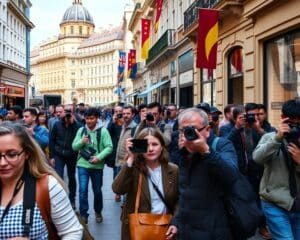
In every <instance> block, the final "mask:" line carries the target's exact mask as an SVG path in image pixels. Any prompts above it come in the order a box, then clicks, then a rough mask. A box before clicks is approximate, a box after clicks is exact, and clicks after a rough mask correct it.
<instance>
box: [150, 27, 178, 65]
mask: <svg viewBox="0 0 300 240" xmlns="http://www.w3.org/2000/svg"><path fill="white" fill-rule="evenodd" d="M174 32H175V30H174V29H168V30H167V31H165V33H164V34H163V35H162V36H161V37H160V38H159V39H158V40H157V42H156V43H155V44H154V45H153V46H152V48H150V50H149V54H148V59H147V60H146V64H149V63H150V62H151V61H152V60H153V59H154V58H156V57H157V56H158V55H159V54H160V53H161V52H162V51H163V50H164V49H166V48H167V47H169V46H172V45H174V43H175V39H174Z"/></svg>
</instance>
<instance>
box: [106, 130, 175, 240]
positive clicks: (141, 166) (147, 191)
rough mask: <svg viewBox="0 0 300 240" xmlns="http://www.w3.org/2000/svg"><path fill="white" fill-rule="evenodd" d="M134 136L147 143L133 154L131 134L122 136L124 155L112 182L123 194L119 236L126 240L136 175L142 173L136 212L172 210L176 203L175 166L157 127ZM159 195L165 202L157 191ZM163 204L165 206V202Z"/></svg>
mask: <svg viewBox="0 0 300 240" xmlns="http://www.w3.org/2000/svg"><path fill="white" fill-rule="evenodd" d="M137 139H146V140H147V142H148V147H147V150H146V152H145V153H140V154H134V153H133V152H132V150H131V148H132V147H133V143H132V138H128V139H127V140H126V151H127V154H128V156H127V158H126V159H125V161H126V163H125V165H124V166H123V168H122V170H121V172H120V173H119V175H118V176H117V177H116V178H115V180H114V181H113V184H112V189H113V191H114V192H115V193H116V194H127V197H126V201H125V204H124V207H123V209H122V216H121V220H122V230H121V232H122V233H121V239H122V240H127V239H128V240H129V239H130V234H129V225H128V214H130V213H133V212H134V208H135V199H136V194H137V188H138V182H139V176H140V174H142V189H141V192H142V194H141V199H140V206H139V212H142V213H156V214H161V213H170V214H174V212H175V210H176V205H177V203H178V197H179V195H178V193H179V192H178V180H179V179H178V175H179V173H178V167H177V166H176V165H175V164H172V163H170V162H169V160H168V158H169V157H168V151H167V149H166V144H165V141H164V137H163V135H162V134H161V132H160V131H159V130H158V129H157V128H145V129H143V130H142V131H141V132H140V133H139V134H138V136H137ZM154 185H155V186H156V187H157V188H158V189H159V191H160V193H161V194H162V195H163V197H164V199H165V202H166V204H165V203H164V201H163V200H162V199H161V197H160V196H159V194H158V191H157V190H155V187H154ZM166 205H167V206H166Z"/></svg>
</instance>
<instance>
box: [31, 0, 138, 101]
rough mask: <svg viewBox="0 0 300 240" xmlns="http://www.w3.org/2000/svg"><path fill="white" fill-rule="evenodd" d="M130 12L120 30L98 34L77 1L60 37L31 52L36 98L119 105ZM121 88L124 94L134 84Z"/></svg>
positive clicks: (115, 29) (66, 17) (68, 13)
mask: <svg viewBox="0 0 300 240" xmlns="http://www.w3.org/2000/svg"><path fill="white" fill-rule="evenodd" d="M128 12H129V13H130V14H131V12H132V10H130V9H128V10H127V11H125V13H124V17H123V24H121V26H118V27H112V26H109V27H108V28H107V29H101V30H100V31H98V32H96V31H95V25H94V22H93V18H92V16H91V15H90V13H89V12H88V10H87V9H86V8H85V7H84V6H83V4H82V2H81V1H80V0H74V1H73V4H72V6H71V7H69V8H68V9H67V10H66V12H65V13H64V15H63V18H62V21H61V23H60V33H59V36H57V37H55V38H53V39H50V40H47V41H45V42H43V43H41V44H40V45H39V46H38V47H37V48H35V49H34V50H33V51H32V57H31V68H32V73H33V77H32V79H31V86H32V87H31V89H33V90H34V91H33V92H34V93H35V95H36V96H38V95H43V94H59V95H61V96H62V99H63V103H64V104H69V103H72V102H73V100H74V99H76V100H77V101H78V102H84V103H86V104H90V105H102V104H103V105H104V104H108V103H112V102H117V101H118V100H119V96H118V94H116V84H117V75H118V61H119V50H120V51H121V50H124V48H125V46H126V21H128V20H127V19H126V18H129V17H130V16H128V15H126V14H127V13H128ZM127 83H128V84H127ZM122 84H123V86H122V87H123V89H124V91H125V89H126V90H127V91H128V90H129V89H130V88H132V87H131V86H132V83H131V81H124V82H123V83H122ZM33 97H34V96H33Z"/></svg>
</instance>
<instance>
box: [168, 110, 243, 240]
mask: <svg viewBox="0 0 300 240" xmlns="http://www.w3.org/2000/svg"><path fill="white" fill-rule="evenodd" d="M178 122H179V132H180V134H179V147H180V148H181V161H180V162H179V168H180V171H179V173H180V176H179V180H180V181H179V191H180V199H179V209H178V211H177V214H176V216H175V217H174V218H173V219H172V221H171V224H170V225H171V226H170V227H169V229H168V231H167V233H166V234H167V239H174V237H175V236H176V234H178V238H177V239H179V240H181V239H182V240H192V239H202V240H210V239H230V235H231V234H230V228H229V223H228V220H227V218H226V212H225V211H226V210H225V207H224V203H223V199H222V194H220V193H222V192H223V191H224V189H223V188H224V187H228V188H229V187H230V186H231V185H232V184H233V182H234V181H235V180H236V179H237V176H238V169H237V164H236V153H235V151H234V147H233V146H232V143H231V142H230V141H229V140H227V139H224V138H219V140H218V141H217V142H215V145H216V146H215V147H212V145H213V142H214V141H216V140H214V139H215V136H214V135H211V131H210V125H209V120H208V117H207V114H206V113H205V112H204V111H203V110H201V109H198V108H189V109H186V110H184V111H183V112H182V113H180V114H179V116H178Z"/></svg>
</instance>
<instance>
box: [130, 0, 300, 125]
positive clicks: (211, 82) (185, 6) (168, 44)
mask: <svg viewBox="0 0 300 240" xmlns="http://www.w3.org/2000/svg"><path fill="white" fill-rule="evenodd" d="M177 3H178V4H177ZM198 8H213V9H217V10H219V13H220V14H219V40H218V50H217V68H216V69H215V70H214V71H213V74H212V75H211V74H208V70H207V69H198V68H196V59H197V56H196V53H197V33H198ZM299 9H300V1H293V0H288V1H276V0H270V1H263V0H253V1H246V0H233V1H227V0H210V1H208V0H196V1H190V0H178V2H177V1H175V0H166V1H164V4H163V7H162V14H161V18H160V22H159V30H158V33H154V31H153V30H151V35H150V50H149V58H148V59H147V60H146V61H144V62H143V61H142V60H138V61H141V63H140V66H142V67H141V69H140V70H139V73H140V74H139V76H138V78H137V79H136V80H134V81H133V84H134V86H133V88H134V90H133V95H135V94H137V95H136V102H137V103H139V102H141V101H143V102H150V101H154V100H158V101H160V102H161V103H170V102H174V103H176V104H177V105H179V106H185V107H190V106H193V105H196V104H197V103H199V102H203V101H205V102H208V103H210V104H211V105H216V106H217V107H218V108H220V109H223V108H224V106H225V105H227V104H229V103H236V104H245V103H247V102H257V103H264V104H265V105H266V106H267V108H268V110H269V120H270V121H271V122H272V123H273V124H277V123H278V121H279V116H280V109H281V106H282V103H283V102H284V101H286V100H289V99H291V98H294V97H299V96H300V14H299V11H298V10H299ZM155 16H156V1H154V0H144V1H143V0H141V1H138V2H136V8H135V11H134V12H133V15H132V19H131V21H130V24H129V27H130V30H131V31H132V32H133V40H132V42H133V43H134V45H135V47H136V49H137V51H139V52H140V50H141V46H140V45H141V43H140V41H141V40H140V29H141V28H140V25H141V24H140V19H141V18H148V19H151V24H152V25H151V27H152V29H153V26H154V21H155ZM209 76H212V77H209Z"/></svg>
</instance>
